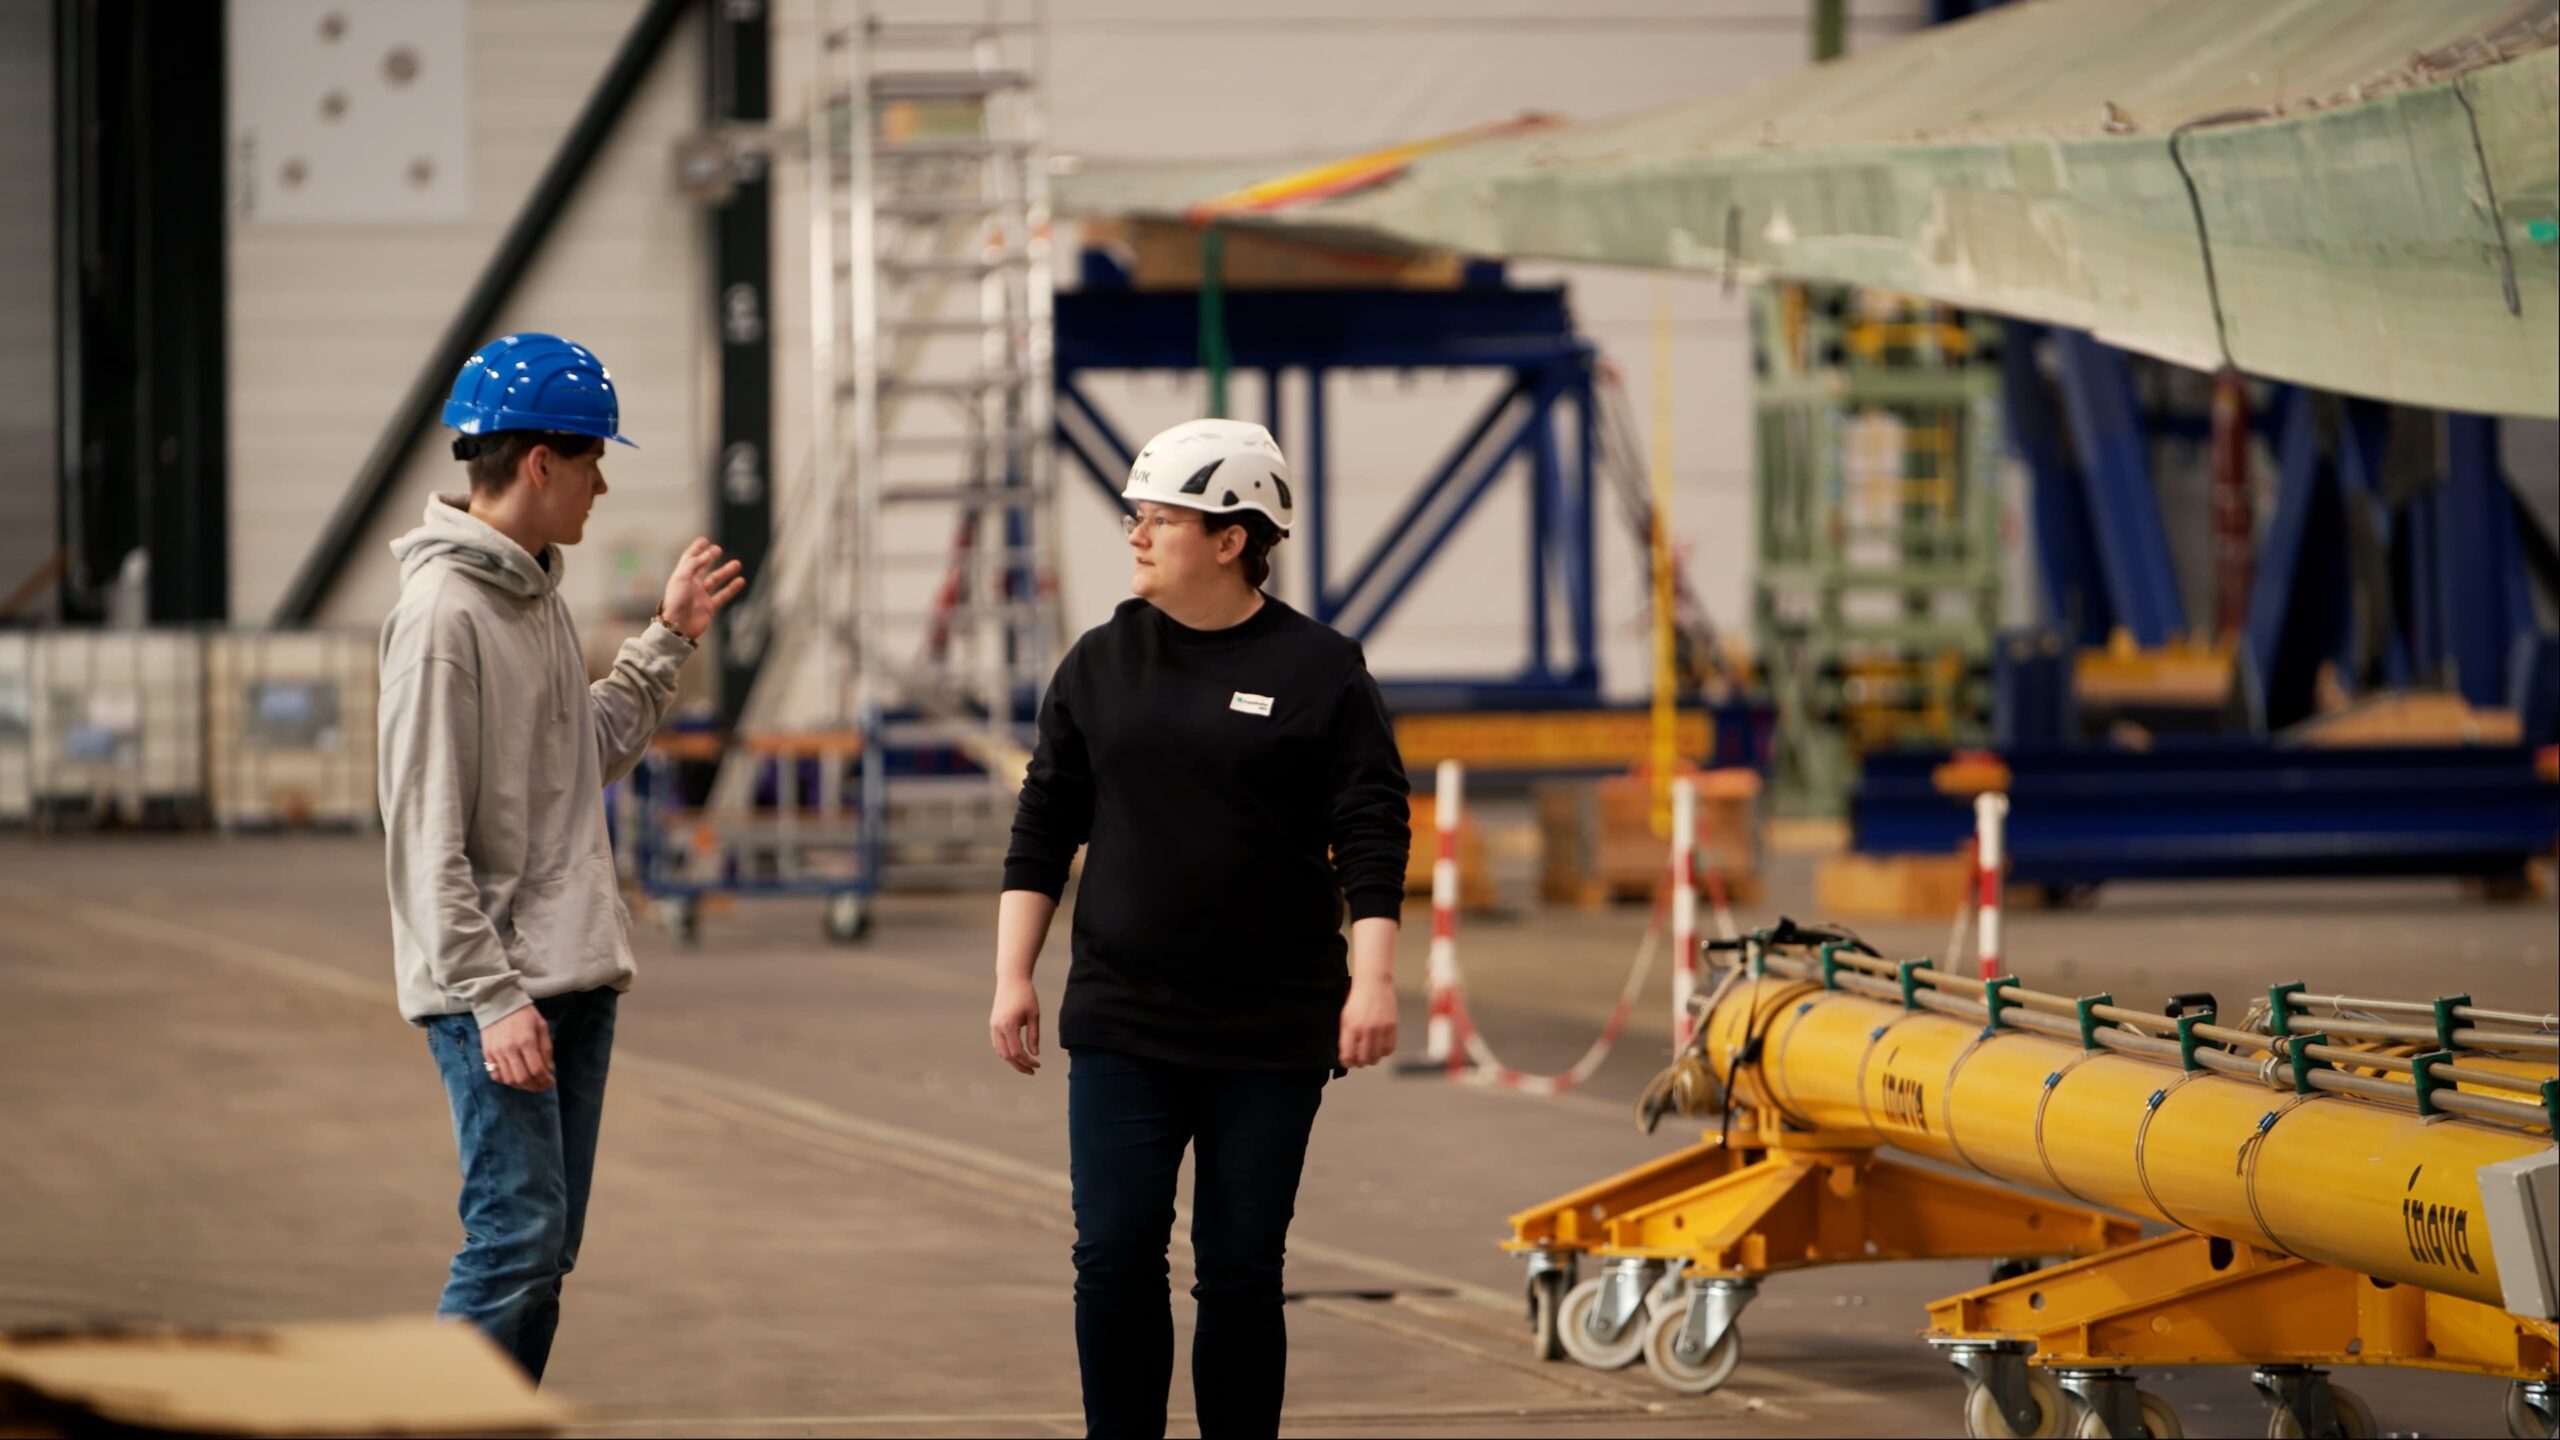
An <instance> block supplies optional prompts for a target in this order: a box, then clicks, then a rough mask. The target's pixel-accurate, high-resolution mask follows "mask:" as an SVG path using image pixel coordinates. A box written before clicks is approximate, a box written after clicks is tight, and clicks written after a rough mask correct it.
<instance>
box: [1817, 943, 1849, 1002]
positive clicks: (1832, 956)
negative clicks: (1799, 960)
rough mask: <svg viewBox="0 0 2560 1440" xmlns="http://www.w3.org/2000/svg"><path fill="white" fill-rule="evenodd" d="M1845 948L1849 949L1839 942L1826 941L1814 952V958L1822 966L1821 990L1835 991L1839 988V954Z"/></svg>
mask: <svg viewBox="0 0 2560 1440" xmlns="http://www.w3.org/2000/svg"><path fill="white" fill-rule="evenodd" d="M1847 948H1849V947H1848V945H1847V944H1846V942H1843V941H1839V940H1826V941H1824V942H1823V945H1822V948H1821V949H1820V950H1817V951H1815V952H1814V954H1815V956H1816V957H1817V958H1818V959H1819V960H1820V962H1821V964H1822V988H1823V989H1825V990H1837V989H1839V988H1840V952H1841V951H1843V950H1846V949H1847Z"/></svg>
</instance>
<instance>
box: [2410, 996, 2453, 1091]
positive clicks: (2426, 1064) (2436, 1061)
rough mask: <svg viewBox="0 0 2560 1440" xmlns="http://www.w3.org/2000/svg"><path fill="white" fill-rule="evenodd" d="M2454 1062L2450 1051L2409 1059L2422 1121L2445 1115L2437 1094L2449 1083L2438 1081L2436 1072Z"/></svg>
mask: <svg viewBox="0 0 2560 1440" xmlns="http://www.w3.org/2000/svg"><path fill="white" fill-rule="evenodd" d="M2436 1012H2437V1013H2438V1014H2442V1013H2443V1012H2444V1003H2443V1002H2442V1001H2438V1002H2437V1004H2436ZM2452 1061H2453V1052H2452V1051H2450V1050H2434V1051H2430V1052H2428V1053H2427V1054H2424V1055H2412V1056H2410V1057H2409V1067H2410V1076H2409V1078H2410V1079H2411V1080H2412V1081H2414V1082H2415V1083H2416V1086H2417V1091H2418V1115H2419V1117H2420V1118H2421V1119H2433V1118H2435V1117H2436V1116H2438V1115H2441V1114H2443V1113H2444V1112H2443V1111H2441V1110H2439V1109H2437V1108H2436V1092H2437V1091H2438V1090H2441V1089H2443V1088H2444V1087H2445V1085H2446V1083H2447V1082H2445V1081H2442V1080H2439V1079H2437V1078H2436V1074H2435V1071H2436V1067H2437V1066H2439V1065H2446V1064H2450V1063H2452Z"/></svg>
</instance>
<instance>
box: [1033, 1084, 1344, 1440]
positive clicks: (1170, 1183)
mask: <svg viewBox="0 0 2560 1440" xmlns="http://www.w3.org/2000/svg"><path fill="white" fill-rule="evenodd" d="M1326 1079H1327V1074H1326V1072H1325V1071H1322V1070H1292V1071H1269V1070H1209V1069H1202V1068H1198V1067H1195V1066H1188V1065H1172V1064H1165V1063H1162V1062H1158V1061H1153V1060H1141V1059H1137V1058H1135V1057H1132V1056H1128V1055H1119V1054H1114V1053H1111V1052H1109V1051H1103V1050H1090V1049H1086V1050H1078V1051H1075V1052H1074V1053H1073V1054H1072V1055H1071V1056H1070V1057H1069V1061H1068V1066H1067V1146H1068V1152H1069V1155H1070V1159H1071V1165H1072V1168H1073V1171H1074V1176H1075V1210H1076V1249H1075V1257H1076V1358H1077V1361H1078V1364H1079V1366H1080V1368H1081V1369H1082V1371H1083V1374H1084V1423H1085V1432H1086V1433H1087V1434H1089V1435H1096V1436H1106V1437H1109V1440H1123V1437H1128V1436H1162V1435H1163V1434H1164V1419H1165V1396H1166V1391H1167V1388H1168V1387H1169V1386H1170V1385H1171V1384H1172V1380H1173V1312H1172V1307H1171V1304H1170V1302H1169V1300H1168V1298H1167V1295H1166V1289H1165V1277H1166V1274H1167V1269H1168V1267H1167V1266H1166V1264H1165V1251H1166V1247H1167V1246H1168V1244H1169V1243H1170V1241H1171V1239H1172V1235H1173V1193H1174V1177H1175V1175H1176V1174H1177V1173H1178V1172H1179V1171H1180V1170H1181V1168H1182V1152H1183V1148H1184V1147H1185V1146H1189V1147H1191V1148H1192V1151H1193V1154H1194V1156H1195V1159H1194V1172H1195V1173H1194V1175H1193V1182H1194V1183H1193V1195H1192V1215H1191V1249H1192V1256H1193V1260H1194V1264H1195V1268H1196V1270H1197V1272H1198V1283H1197V1284H1195V1285H1193V1286H1192V1287H1191V1296H1192V1298H1193V1299H1194V1300H1196V1301H1198V1302H1199V1312H1200V1313H1199V1321H1198V1325H1197V1328H1196V1329H1195V1330H1194V1331H1193V1334H1192V1344H1191V1389H1192V1392H1193V1396H1194V1398H1195V1401H1196V1403H1197V1405H1198V1410H1199V1418H1200V1433H1201V1435H1202V1436H1204V1437H1207V1440H1230V1437H1242V1436H1267V1435H1275V1434H1277V1433H1278V1432H1279V1429H1280V1396H1281V1391H1282V1389H1283V1388H1284V1386H1285V1384H1286V1381H1287V1376H1288V1370H1289V1334H1288V1327H1287V1325H1286V1323H1285V1322H1284V1321H1283V1320H1282V1319H1281V1315H1280V1267H1281V1257H1282V1253H1283V1250H1284V1248H1285V1245H1286V1242H1287V1240H1288V1235H1289V1217H1290V1215H1291V1214H1292V1213H1293V1212H1294V1211H1295V1210H1296V1208H1297V1203H1298V1172H1299V1170H1300V1169H1301V1168H1302V1167H1303V1165H1304V1164H1305V1162H1306V1158H1307V1132H1308V1131H1309V1130H1310V1129H1311V1128H1312V1127H1313V1126H1314V1124H1315V1118H1316V1106H1317V1104H1318V1103H1319V1102H1320V1101H1321V1100H1322V1099H1323V1098H1324V1084H1325V1080H1326Z"/></svg>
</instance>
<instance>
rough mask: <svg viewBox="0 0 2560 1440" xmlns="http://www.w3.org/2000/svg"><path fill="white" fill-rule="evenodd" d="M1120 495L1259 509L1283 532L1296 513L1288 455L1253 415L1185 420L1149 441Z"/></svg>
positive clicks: (1203, 507)
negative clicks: (1236, 418)
mask: <svg viewBox="0 0 2560 1440" xmlns="http://www.w3.org/2000/svg"><path fill="white" fill-rule="evenodd" d="M1120 498H1121V499H1123V500H1125V501H1127V502H1128V503H1130V504H1132V505H1134V504H1136V503H1137V502H1139V501H1141V500H1149V501H1153V502H1154V503H1156V504H1158V505H1179V506H1181V507H1182V508H1183V509H1185V510H1200V511H1205V512H1207V513H1208V514H1211V515H1229V514H1233V513H1235V512H1236V511H1238V510H1258V511H1260V512H1262V515H1263V517H1264V518H1266V519H1268V520H1269V521H1270V522H1271V523H1272V524H1274V525H1277V526H1279V527H1280V533H1281V534H1282V535H1287V534H1288V533H1289V525H1290V522H1291V519H1292V517H1293V516H1294V515H1295V514H1296V513H1297V512H1296V507H1295V506H1294V505H1293V504H1291V502H1290V497H1289V462H1288V460H1287V459H1286V458H1285V457H1283V456H1282V455H1281V453H1280V446H1279V444H1278V442H1276V441H1274V440H1273V439H1272V438H1271V432H1270V431H1268V430H1265V429H1263V428H1262V427H1261V426H1259V425H1256V424H1254V423H1253V422H1252V421H1249V420H1185V421H1183V422H1182V423H1181V424H1179V425H1176V426H1174V427H1173V428H1172V429H1170V430H1167V431H1165V432H1164V433H1163V434H1161V435H1158V436H1157V437H1156V438H1154V439H1153V440H1150V441H1148V442H1147V444H1146V448H1145V449H1143V450H1140V451H1139V452H1138V461H1137V463H1136V464H1135V465H1132V466H1130V467H1129V484H1128V487H1127V488H1126V489H1124V490H1122V491H1121V492H1120Z"/></svg>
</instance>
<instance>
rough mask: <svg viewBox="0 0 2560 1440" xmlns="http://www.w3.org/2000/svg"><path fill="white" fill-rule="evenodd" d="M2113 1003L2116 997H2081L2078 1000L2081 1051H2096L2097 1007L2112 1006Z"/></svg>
mask: <svg viewBox="0 0 2560 1440" xmlns="http://www.w3.org/2000/svg"><path fill="white" fill-rule="evenodd" d="M2114 1003H2116V997H2115V996H2113V995H2087V996H2083V997H2081V1000H2080V1048H2081V1049H2083V1050H2095V1049H2097V1048H2098V1007H2099V1006H2101V1005H2113V1004H2114Z"/></svg>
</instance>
